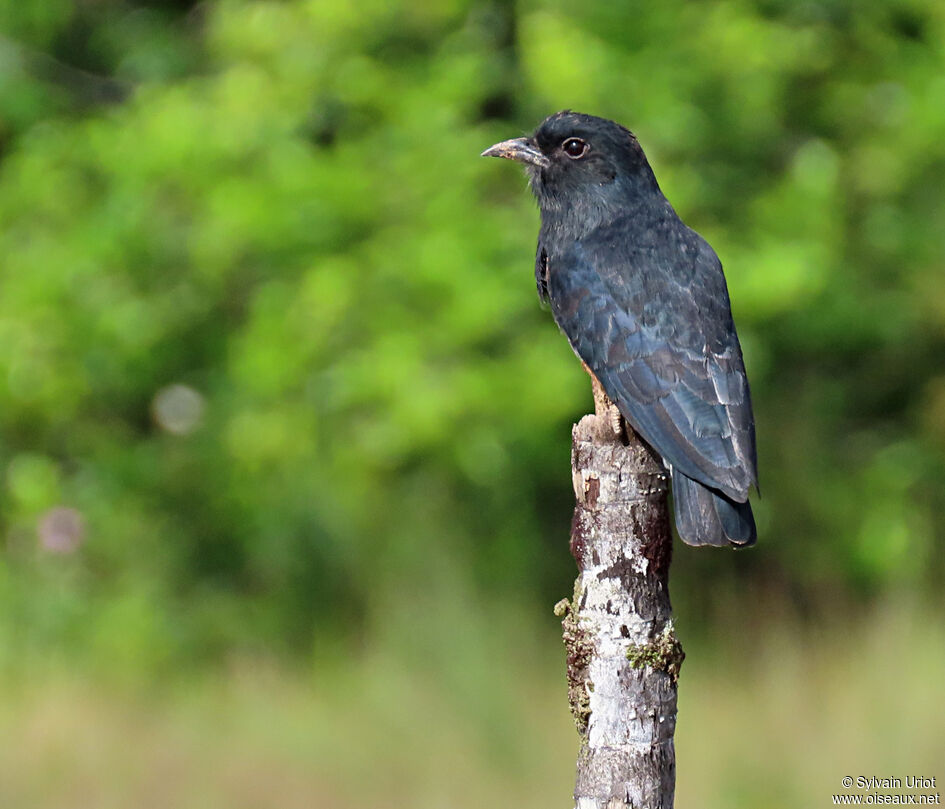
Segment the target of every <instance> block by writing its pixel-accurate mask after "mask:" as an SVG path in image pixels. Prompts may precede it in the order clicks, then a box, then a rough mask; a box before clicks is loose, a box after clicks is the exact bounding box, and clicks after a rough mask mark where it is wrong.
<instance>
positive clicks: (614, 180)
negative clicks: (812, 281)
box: [483, 110, 758, 547]
mask: <svg viewBox="0 0 945 809" xmlns="http://www.w3.org/2000/svg"><path fill="white" fill-rule="evenodd" d="M483 155H484V156H487V157H504V158H509V159H511V160H517V161H518V162H520V163H522V164H524V166H525V168H526V170H527V172H528V175H529V181H530V185H531V189H532V192H533V193H534V194H535V196H536V198H537V199H538V205H539V207H540V209H541V230H540V232H539V236H538V252H537V255H536V260H535V280H536V282H537V284H538V293H539V295H540V296H541V298H542V299H543V300H544V301H547V302H548V303H549V304H550V306H551V311H552V313H553V315H554V318H555V321H556V322H557V324H558V326H559V327H560V328H561V330H562V331H563V332H564V333H565V335H566V336H567V338H568V340H569V341H570V343H571V347H572V348H573V349H574V351H575V353H576V354H577V355H578V357H579V358H580V359H581V360H582V361H583V362H584V364H585V365H586V366H587V367H588V368H589V369H590V371H591V373H592V376H594V377H596V380H597V383H598V384H599V385H600V386H601V387H602V388H603V391H604V392H605V393H606V395H607V397H608V398H609V399H610V401H611V402H613V403H614V405H616V407H617V408H619V411H620V414H621V415H622V416H623V418H624V419H626V421H627V423H628V424H629V425H630V426H631V427H632V428H633V429H634V430H636V432H637V433H638V434H639V435H640V436H641V437H642V438H643V439H644V440H645V441H646V442H647V443H648V444H649V445H650V446H651V447H653V449H655V450H656V452H657V453H658V454H659V455H660V456H661V457H662V459H663V463H664V464H665V465H666V467H667V469H668V470H669V471H670V474H671V477H672V490H673V505H674V512H675V517H676V530H677V532H678V533H679V536H680V538H681V539H682V540H683V541H684V542H687V543H688V544H690V545H716V546H723V547H724V546H745V545H751V544H753V543H754V542H755V539H756V530H755V521H754V517H753V516H752V512H751V506H750V505H749V503H748V489H749V487H750V486H752V485H754V486H755V487H756V488H757V484H758V475H757V457H756V452H755V422H754V417H753V415H752V411H751V398H750V395H749V391H748V378H747V376H746V374H745V364H744V362H743V360H742V351H741V346H740V345H739V343H738V335H737V334H736V333H735V324H734V322H733V320H732V312H731V306H730V304H729V297H728V289H727V287H726V284H725V276H724V275H723V274H722V265H721V263H720V261H719V258H718V256H716V254H715V251H713V250H712V248H711V247H710V246H709V244H708V243H707V242H706V241H705V240H704V239H703V238H702V237H701V236H700V235H699V234H698V233H696V232H695V231H693V230H691V229H690V228H688V227H687V226H686V225H685V224H683V222H682V221H681V220H680V218H679V216H678V215H677V214H676V211H675V210H674V209H673V207H672V205H670V204H669V202H668V201H667V199H666V197H664V196H663V193H662V192H661V191H660V187H659V185H658V184H657V182H656V177H655V176H654V174H653V170H652V169H651V168H650V164H649V163H648V162H647V159H646V156H645V155H644V154H643V150H642V149H641V148H640V144H639V143H638V142H637V139H636V138H635V137H634V136H633V134H632V133H631V132H630V131H629V130H627V129H625V128H624V127H622V126H620V125H619V124H616V123H614V122H613V121H608V120H605V119H603V118H596V117H594V116H591V115H582V114H580V113H575V112H571V111H567V110H566V111H564V112H559V113H557V114H555V115H552V116H551V117H549V118H547V119H546V120H545V121H544V122H543V123H542V124H541V125H540V126H539V127H538V129H537V130H535V133H534V134H533V135H532V136H531V137H527V138H515V139H513V140H507V141H503V142H502V143H497V144H496V145H495V146H492V147H490V148H489V149H487V150H486V151H485V152H483Z"/></svg>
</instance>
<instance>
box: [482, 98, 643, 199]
mask: <svg viewBox="0 0 945 809" xmlns="http://www.w3.org/2000/svg"><path fill="white" fill-rule="evenodd" d="M482 155H483V157H504V158H507V159H510V160H516V161H518V162H519V163H522V164H523V165H524V166H525V169H526V171H527V172H528V176H529V182H530V185H531V189H532V192H533V193H534V194H535V196H536V197H537V199H538V204H539V206H540V207H541V209H542V212H543V213H547V212H553V211H559V210H563V209H572V208H574V207H577V208H593V209H595V210H597V212H598V213H599V214H600V215H601V216H604V214H605V213H606V212H608V211H610V210H613V211H614V212H616V211H618V210H620V209H621V208H626V206H627V205H628V204H629V203H632V201H633V200H634V199H640V198H641V197H644V196H646V195H648V194H651V193H653V192H654V191H655V192H656V193H659V186H658V185H657V184H656V179H655V177H654V176H653V171H652V170H651V169H650V165H649V163H647V160H646V156H645V155H644V154H643V150H642V149H641V148H640V144H639V143H637V139H636V138H635V137H634V136H633V134H632V133H631V132H630V131H629V130H628V129H625V128H624V127H622V126H620V124H617V123H614V122H613V121H608V120H607V119H606V118H596V117H595V116H593V115H584V114H582V113H579V112H571V111H570V110H565V111H563V112H557V113H555V114H554V115H551V116H549V117H548V118H546V119H545V120H544V121H542V123H541V124H540V125H539V127H538V129H536V130H535V132H534V134H532V135H531V136H530V137H527V138H514V139H512V140H506V141H503V142H502V143H497V144H495V146H490V147H489V148H488V149H486V150H485V151H484V152H483V153H482Z"/></svg>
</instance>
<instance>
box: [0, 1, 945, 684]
mask: <svg viewBox="0 0 945 809" xmlns="http://www.w3.org/2000/svg"><path fill="white" fill-rule="evenodd" d="M0 26H2V38H0V257H2V258H0V380H2V384H0V475H2V478H0V532H2V536H3V537H4V545H3V548H2V556H0V650H2V652H0V660H6V661H10V660H12V659H14V658H17V657H19V656H21V655H23V654H24V653H26V652H28V651H29V650H40V651H45V652H48V651H50V650H58V651H60V652H61V653H62V654H64V655H66V656H69V657H70V659H72V658H74V657H75V655H77V654H88V655H89V656H90V659H92V660H102V661H108V665H110V666H112V665H116V664H121V665H120V666H117V667H118V668H122V667H124V668H127V669H129V670H132V671H134V670H138V671H142V672H144V671H155V670H161V669H162V667H163V666H166V665H170V664H174V665H177V664H179V663H180V662H181V661H184V660H195V661H200V660H208V659H215V658H217V657H219V656H220V655H222V654H225V653H228V652H232V651H234V650H246V649H250V650H252V649H256V648H266V649H276V650H280V649H284V650H288V649H292V650H295V651H297V652H301V653H303V654H308V653H310V652H311V650H313V649H314V650H315V653H316V655H317V654H318V653H319V651H320V650H321V649H324V648H329V649H330V648H331V647H332V644H334V643H339V642H343V643H349V642H351V641H352V640H357V639H360V638H364V637H374V636H377V635H378V634H379V633H387V632H397V635H396V636H397V637H398V638H401V639H403V643H405V644H407V645H412V646H411V648H413V649H414V650H415V651H417V652H418V653H427V652H429V651H430V650H429V649H428V648H427V647H426V646H425V645H424V644H425V643H428V641H426V640H425V639H424V637H422V635H423V633H422V632H420V633H418V632H416V631H415V628H416V627H417V626H420V625H423V626H430V625H433V624H437V625H440V626H441V630H440V632H439V635H441V636H446V635H448V633H449V631H450V624H449V620H450V616H454V615H455V614H457V613H458V612H460V611H462V610H463V609H465V608H467V607H468V606H469V605H471V604H473V603H475V602H476V601H486V602H495V601H496V600H498V602H500V603H504V602H520V603H528V604H532V605H535V609H536V610H541V609H544V606H547V605H548V604H550V603H552V602H553V601H554V600H555V599H556V598H557V597H559V596H560V595H562V594H564V593H566V592H568V591H569V589H570V585H569V582H570V579H571V577H572V575H573V562H572V560H571V558H570V556H569V555H568V553H567V529H568V524H569V513H570V510H571V507H572V494H571V490H570V480H569V473H568V451H569V440H570V436H569V426H570V424H571V423H572V422H573V421H574V420H576V419H577V418H578V417H579V416H580V415H581V414H582V413H583V412H585V411H586V410H587V409H588V408H589V407H590V406H591V402H590V394H589V386H588V383H587V380H586V377H585V376H584V374H583V372H582V371H581V369H580V366H579V364H578V363H577V361H576V360H575V359H574V357H573V355H572V353H571V351H570V349H569V348H568V346H567V344H566V341H565V340H564V338H563V337H562V336H561V335H560V334H559V333H558V332H557V330H556V329H555V327H554V326H553V324H552V322H551V319H550V315H549V314H548V313H547V312H542V311H541V310H540V308H539V307H538V305H537V302H536V298H535V294H534V290H533V282H532V279H531V272H532V270H531V267H532V257H533V250H534V241H535V235H536V233H537V225H538V222H537V214H536V212H535V210H534V206H533V204H532V203H531V202H530V199H529V197H528V195H527V192H526V189H525V184H524V182H523V180H522V178H521V177H520V176H518V175H517V174H516V172H515V171H514V170H513V169H512V167H510V166H509V165H506V164H500V163H498V162H497V161H484V160H480V159H479V158H478V153H479V152H480V151H481V150H482V149H483V148H484V147H486V146H488V145H489V144H491V143H493V142H494V141H496V140H499V139H502V138H505V137H511V136H515V135H518V134H520V133H522V132H524V131H528V130H530V129H531V128H532V127H533V126H534V125H535V124H537V122H538V121H539V120H541V118H542V117H544V116H545V115H546V114H548V113H551V112H553V111H555V110H557V109H560V108H564V107H571V108H574V109H579V110H582V111H586V112H592V113H596V114H599V115H603V116H606V117H612V118H615V119H617V120H619V121H621V122H622V123H625V124H626V125H628V126H629V127H631V128H632V129H633V130H634V131H635V132H636V133H637V135H638V136H639V138H640V140H641V142H642V144H643V145H644V148H645V149H646V150H647V153H648V155H649V157H650V159H651V161H652V163H653V164H654V167H655V169H656V172H657V176H658V177H659V178H660V181H661V183H662V185H663V188H664V190H665V191H666V193H667V195H668V197H669V198H670V199H671V200H672V201H673V203H674V204H675V206H676V207H677V209H678V210H679V211H680V213H681V214H682V216H683V218H684V219H685V220H686V221H687V222H688V223H689V224H691V225H692V226H693V227H695V228H696V229H697V230H699V231H700V232H701V233H703V235H705V236H706V237H707V238H708V240H709V241H710V242H711V243H712V244H713V245H714V246H715V247H716V249H717V251H718V252H719V254H720V256H721V257H722V259H723V263H724V264H725V266H726V270H727V275H728V279H729V284H730V289H731V293H732V298H733V305H734V310H735V316H736V320H737V322H738V325H739V330H740V334H741V336H742V340H743V344H744V346H745V352H746V358H747V364H748V369H749V374H750V377H751V381H752V385H753V391H754V396H755V400H756V417H757V421H758V434H759V443H760V451H759V454H760V467H761V469H760V471H761V479H762V487H763V492H764V495H763V497H762V498H760V499H759V500H758V501H757V509H756V511H757V514H758V517H759V523H760V534H761V537H760V542H759V545H758V548H757V549H756V550H754V551H752V552H750V553H743V554H735V555H733V554H726V553H712V552H711V551H710V552H705V551H702V552H699V551H693V550H691V549H688V548H681V547H680V548H679V549H678V553H677V559H676V567H675V573H674V594H675V595H676V599H677V602H678V603H680V605H681V611H682V612H683V613H685V614H689V615H703V614H707V613H709V612H710V611H711V605H713V604H714V603H716V602H718V601H719V600H725V601H734V602H736V603H744V604H751V603H753V602H754V600H755V598H756V596H757V593H758V592H759V591H762V590H765V591H768V592H769V593H774V594H775V595H778V594H780V596H783V598H785V599H788V600H794V601H797V602H798V603H801V604H805V605H813V606H812V607H810V608H812V609H818V608H819V607H820V606H823V605H829V604H831V603H834V601H835V600H836V599H838V598H839V599H841V600H851V601H853V603H860V602H861V601H862V600H866V599H870V598H872V597H873V596H874V595H875V594H876V593H879V592H883V591H887V590H896V589H906V588H908V589H914V590H917V591H919V592H924V593H931V592H934V591H935V590H936V588H940V586H941V583H942V574H943V555H942V552H941V547H942V539H943V536H942V533H943V530H942V525H943V523H945V486H943V483H945V363H943V359H945V206H943V205H942V203H941V190H942V188H943V186H945V104H943V103H942V100H943V98H945V73H943V65H945V5H943V4H942V3H941V2H938V0H894V2H853V0H822V1H821V2H814V1H813V0H812V1H811V2H803V3H796V2H786V0H755V2H750V1H749V0H714V1H713V2H707V3H689V2H683V1H682V0H667V2H662V3H652V4H645V5H644V4H628V3H613V2H606V1H605V0H588V2H584V3H581V4H579V6H574V4H570V3H562V2H549V3H537V2H520V3H518V4H508V3H500V2H481V1H478V0H448V1H446V2H440V3H430V2H420V0H394V1H393V2H384V3H379V2H369V3H361V4H347V5H346V4H340V3H335V2H327V1H326V0H308V2H245V1H244V0H217V1H216V2H208V3H199V4H195V3H188V2H175V3H172V2H166V3H159V2H131V0H99V1H98V2H96V3H72V2H69V1H68V0H54V1H52V0H27V1H24V0H16V1H15V0H2V2H0ZM539 599H540V600H541V601H539ZM542 603H544V606H542ZM489 615H490V619H491V620H497V621H501V620H502V618H501V616H502V611H501V610H500V609H497V610H494V611H493V612H490V613H489ZM423 621H426V622H427V623H426V624H420V623H418V622H423ZM398 628H399V629H398ZM454 651H455V650H454ZM444 654H445V652H444Z"/></svg>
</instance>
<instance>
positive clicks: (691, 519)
mask: <svg viewBox="0 0 945 809" xmlns="http://www.w3.org/2000/svg"><path fill="white" fill-rule="evenodd" d="M672 474H673V508H674V511H675V513H676V531H677V532H678V533H679V538H680V539H681V540H682V541H683V542H685V543H686V544H687V545H714V546H716V547H720V548H724V547H726V546H728V545H734V546H736V547H746V546H748V545H754V544H755V540H756V539H757V538H758V532H757V530H756V529H755V518H754V515H752V513H751V505H749V503H748V501H747V500H746V501H745V502H744V503H738V502H736V501H735V500H732V499H731V498H729V497H727V496H726V495H724V494H722V492H720V491H718V490H716V489H709V488H707V487H706V486H703V485H702V484H701V483H697V482H696V481H694V480H692V478H688V477H686V476H685V475H684V474H682V472H680V471H679V470H677V469H673V472H672Z"/></svg>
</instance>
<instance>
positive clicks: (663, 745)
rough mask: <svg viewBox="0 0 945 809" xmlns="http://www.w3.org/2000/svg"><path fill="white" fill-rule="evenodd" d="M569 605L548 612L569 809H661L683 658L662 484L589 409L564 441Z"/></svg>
mask: <svg viewBox="0 0 945 809" xmlns="http://www.w3.org/2000/svg"><path fill="white" fill-rule="evenodd" d="M571 473H572V476H573V480H574V492H575V496H576V498H577V505H576V507H575V510H574V520H573V522H572V527H571V553H572V554H573V555H574V558H575V561H576V562H577V565H578V570H579V575H578V578H577V581H576V582H575V585H574V596H573V598H572V599H571V600H570V601H568V600H567V599H564V600H562V601H560V602H559V603H558V604H557V605H556V606H555V613H556V614H557V615H559V616H561V617H562V619H563V620H562V622H561V624H562V627H563V630H564V643H565V647H566V649H567V666H568V697H569V701H570V703H571V712H572V713H573V715H574V721H575V724H576V725H577V729H578V732H579V733H580V734H581V751H580V754H579V756H578V763H577V783H576V786H575V789H574V803H575V808H576V809H605V807H606V809H624V808H625V807H626V809H631V807H632V809H670V807H672V806H673V792H674V789H675V781H676V758H675V751H674V748H673V734H674V731H675V728H676V681H677V679H678V677H679V669H680V665H681V664H682V660H683V651H682V648H681V647H680V645H679V641H678V640H677V639H676V634H675V632H674V629H673V619H672V611H671V608H670V602H669V588H668V577H669V563H670V556H671V550H672V541H671V539H672V538H671V534H670V530H669V514H668V511H667V503H666V495H667V489H668V486H667V473H666V470H665V468H664V467H663V464H662V463H661V462H660V459H659V458H658V457H657V456H656V455H654V454H653V452H652V450H651V449H650V448H649V447H648V446H647V445H646V444H644V443H643V442H642V441H641V440H640V439H639V437H638V436H637V435H636V434H635V433H634V432H633V431H632V430H630V429H627V430H626V433H622V434H621V435H615V430H614V429H613V418H612V410H611V411H608V410H606V409H604V410H602V409H601V407H598V413H597V415H589V416H585V417H584V418H583V419H581V421H580V423H579V424H577V425H575V427H574V430H573V445H572V450H571Z"/></svg>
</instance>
